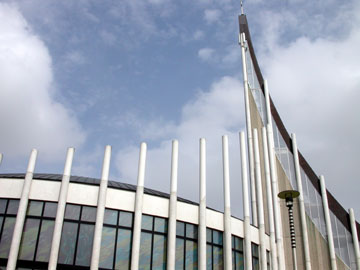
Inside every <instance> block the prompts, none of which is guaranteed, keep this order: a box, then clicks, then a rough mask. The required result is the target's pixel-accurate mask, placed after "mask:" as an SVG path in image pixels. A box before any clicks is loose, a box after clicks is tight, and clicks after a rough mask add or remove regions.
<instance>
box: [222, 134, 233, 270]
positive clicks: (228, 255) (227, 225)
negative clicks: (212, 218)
mask: <svg viewBox="0 0 360 270" xmlns="http://www.w3.org/2000/svg"><path fill="white" fill-rule="evenodd" d="M222 148H223V149H222V150H223V151H222V156H223V179H224V234H225V237H224V251H225V256H224V258H225V270H232V248H231V210H230V176H229V141H228V137H227V136H226V135H224V136H223V137H222Z"/></svg>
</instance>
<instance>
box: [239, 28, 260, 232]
mask: <svg viewBox="0 0 360 270" xmlns="http://www.w3.org/2000/svg"><path fill="white" fill-rule="evenodd" d="M240 45H241V56H242V66H243V77H244V102H245V117H246V131H247V138H248V157H249V170H250V189H251V209H252V219H253V225H254V226H257V225H258V220H257V205H256V188H255V186H256V184H255V169H254V168H255V167H254V147H253V137H252V129H251V118H250V116H251V114H250V101H249V85H248V77H247V73H246V70H247V68H246V54H245V34H244V33H242V34H240Z"/></svg>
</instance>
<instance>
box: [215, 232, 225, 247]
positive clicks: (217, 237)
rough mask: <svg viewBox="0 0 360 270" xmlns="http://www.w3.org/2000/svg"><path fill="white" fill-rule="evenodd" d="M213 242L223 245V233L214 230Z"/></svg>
mask: <svg viewBox="0 0 360 270" xmlns="http://www.w3.org/2000/svg"><path fill="white" fill-rule="evenodd" d="M213 243H214V244H218V245H222V244H223V234H222V232H219V231H215V230H213Z"/></svg>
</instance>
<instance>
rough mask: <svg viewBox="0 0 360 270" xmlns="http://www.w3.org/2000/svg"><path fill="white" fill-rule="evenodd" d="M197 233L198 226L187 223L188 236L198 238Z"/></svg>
mask: <svg viewBox="0 0 360 270" xmlns="http://www.w3.org/2000/svg"><path fill="white" fill-rule="evenodd" d="M197 233H198V229H197V226H195V225H193V224H188V223H186V237H189V238H192V239H197Z"/></svg>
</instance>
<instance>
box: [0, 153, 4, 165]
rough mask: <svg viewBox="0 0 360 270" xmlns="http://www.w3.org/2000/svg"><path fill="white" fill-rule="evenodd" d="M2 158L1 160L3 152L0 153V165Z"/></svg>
mask: <svg viewBox="0 0 360 270" xmlns="http://www.w3.org/2000/svg"><path fill="white" fill-rule="evenodd" d="M2 160H3V154H2V153H0V165H1V163H2Z"/></svg>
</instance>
